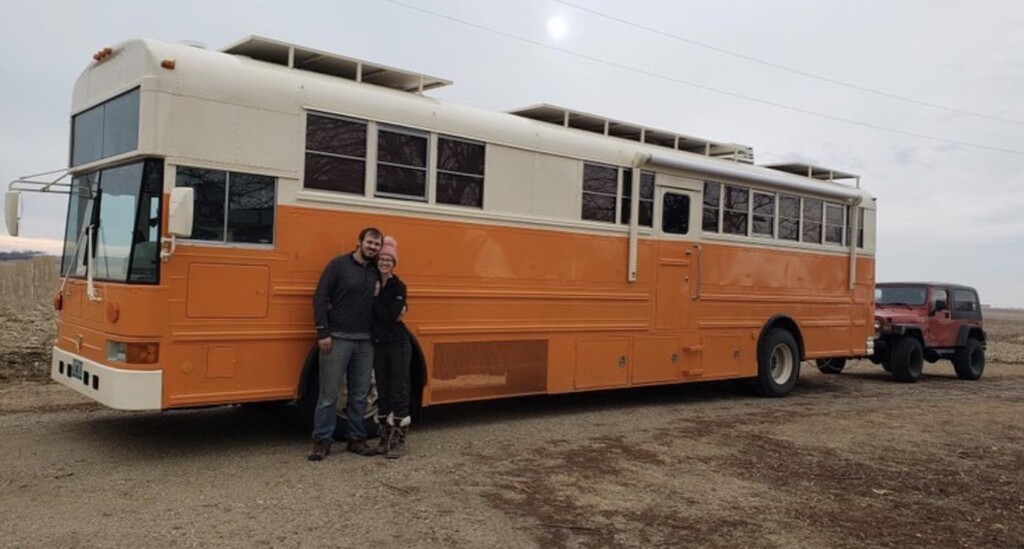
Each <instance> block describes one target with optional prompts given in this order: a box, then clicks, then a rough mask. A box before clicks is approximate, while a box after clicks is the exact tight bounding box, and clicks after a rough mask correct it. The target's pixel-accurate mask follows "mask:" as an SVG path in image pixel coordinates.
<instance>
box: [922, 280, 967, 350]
mask: <svg viewBox="0 0 1024 549" xmlns="http://www.w3.org/2000/svg"><path fill="white" fill-rule="evenodd" d="M929 293H930V294H931V295H930V297H929V300H928V335H926V336H925V337H926V341H925V343H926V345H927V346H928V347H954V346H956V336H957V328H958V327H959V323H958V322H957V321H956V320H953V319H952V318H951V315H950V311H949V309H950V303H949V294H950V292H949V290H948V289H947V288H938V287H932V288H930V289H929Z"/></svg>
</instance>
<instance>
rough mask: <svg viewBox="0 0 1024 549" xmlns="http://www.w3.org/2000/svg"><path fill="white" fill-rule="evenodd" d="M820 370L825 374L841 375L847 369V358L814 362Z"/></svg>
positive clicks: (821, 359) (822, 359) (824, 359)
mask: <svg viewBox="0 0 1024 549" xmlns="http://www.w3.org/2000/svg"><path fill="white" fill-rule="evenodd" d="M814 364H815V365H816V366H817V367H818V370H819V371H820V372H821V373H823V374H841V373H843V368H845V367H846V359H845V358H819V359H818V360H815V361H814Z"/></svg>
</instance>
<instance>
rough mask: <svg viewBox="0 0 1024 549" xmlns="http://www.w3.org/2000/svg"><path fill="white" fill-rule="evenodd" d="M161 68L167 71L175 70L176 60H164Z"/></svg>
mask: <svg viewBox="0 0 1024 549" xmlns="http://www.w3.org/2000/svg"><path fill="white" fill-rule="evenodd" d="M160 66H161V67H163V68H165V69H167V70H172V71H173V70H174V59H164V60H163V61H161V62H160Z"/></svg>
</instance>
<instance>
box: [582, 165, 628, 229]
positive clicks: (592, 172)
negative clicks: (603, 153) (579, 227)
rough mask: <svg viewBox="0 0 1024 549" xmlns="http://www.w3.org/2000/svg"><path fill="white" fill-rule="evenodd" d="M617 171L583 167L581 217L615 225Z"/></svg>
mask: <svg viewBox="0 0 1024 549" xmlns="http://www.w3.org/2000/svg"><path fill="white" fill-rule="evenodd" d="M618 177H619V170H618V169H617V168H612V167H608V166H597V165H594V164H584V165H583V206H582V212H581V214H582V217H583V219H589V220H593V221H606V222H608V223H615V197H616V194H617V192H618V187H619V183H618Z"/></svg>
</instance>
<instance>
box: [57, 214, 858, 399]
mask: <svg viewBox="0 0 1024 549" xmlns="http://www.w3.org/2000/svg"><path fill="white" fill-rule="evenodd" d="M366 226H375V227H378V228H380V229H381V230H382V231H383V232H384V233H385V234H389V235H393V236H394V237H395V238H397V240H398V242H399V243H400V247H401V262H400V263H399V265H398V267H397V269H396V272H397V273H398V274H399V275H400V276H402V278H403V280H405V282H406V284H407V285H408V287H409V303H410V311H409V313H408V316H407V320H406V322H407V324H408V325H409V327H410V330H411V331H412V333H413V335H414V336H415V338H416V339H417V341H418V343H419V346H420V348H421V349H422V352H423V356H424V359H425V367H426V374H427V376H426V378H427V381H426V388H425V391H424V404H437V403H442V402H456V401H464V400H477V399H486V398H494V397H498V396H511V395H520V394H532V393H545V392H547V393H559V392H571V391H576V390H583V389H596V388H608V387H622V386H628V385H632V384H637V385H639V384H651V383H676V382H682V381H695V380H702V379H719V378H728V377H737V376H752V375H754V374H755V373H756V368H757V358H756V347H757V338H758V336H759V334H760V332H761V329H762V327H763V326H764V325H765V322H766V321H768V320H769V319H770V318H772V317H773V316H776V315H787V316H789V317H791V318H792V319H794V320H795V321H796V322H797V324H798V325H799V327H800V330H801V334H800V335H801V340H802V343H803V345H804V354H805V357H806V358H814V357H825V356H857V355H863V354H864V352H865V347H866V341H867V339H868V337H870V336H871V333H872V329H873V328H872V313H871V310H872V302H871V301H872V298H873V295H874V294H873V285H874V260H873V259H872V258H870V257H863V258H858V265H857V280H856V284H855V289H854V290H851V289H850V287H849V280H848V272H849V256H848V255H846V254H844V253H843V251H844V249H843V248H838V247H837V248H836V252H837V253H815V252H814V251H808V250H786V249H775V248H769V247H754V246H749V245H743V244H731V243H730V244H726V243H708V242H703V243H701V244H700V246H697V245H696V244H697V243H696V242H680V241H657V240H654V239H650V238H642V239H641V240H640V242H639V255H638V279H637V281H636V282H627V281H626V269H627V239H626V238H625V236H619V235H614V236H601V235H594V234H584V233H578V232H569V231H562V230H550V229H535V228H523V227H510V226H499V225H483V224H471V223H464V222H454V221H450V220H440V219H425V218H416V217H407V216H392V215H383V214H369V213H362V212H344V211H338V210H329V209H314V208H308V207H298V206H280V207H279V208H278V211H277V226H276V242H275V245H274V246H273V249H270V248H258V247H252V248H236V247H225V246H206V245H202V244H200V243H194V242H184V243H182V242H179V244H178V247H177V250H176V252H175V253H174V255H173V256H171V258H170V259H169V260H168V261H167V262H164V263H162V266H161V274H160V284H159V285H153V286H143V285H133V286H125V285H115V284H104V283H97V286H98V287H99V289H100V293H101V296H102V299H103V301H101V302H90V301H89V300H88V299H87V298H86V297H85V296H84V293H85V290H84V288H85V284H84V281H81V280H72V281H69V283H68V286H67V293H66V295H65V302H64V309H63V310H62V311H61V317H60V327H59V336H58V343H57V344H58V346H59V347H61V348H63V349H66V350H68V351H72V352H79V353H80V354H82V355H83V356H85V357H87V358H89V359H91V360H96V361H98V362H101V363H109V362H108V361H107V360H106V356H105V344H106V340H108V339H116V340H118V341H156V342H159V344H160V353H159V357H160V359H159V363H158V364H153V365H127V366H126V365H117V366H118V367H122V368H139V369H161V370H162V371H163V373H164V376H163V407H165V408H175V407H187V406H198V405H209V404H223V403H231V402H245V401H259V400H272V399H288V398H293V397H294V396H296V392H297V390H298V385H299V377H300V375H301V372H302V368H303V363H304V361H305V358H306V356H307V353H308V352H309V350H310V348H311V346H312V345H313V343H314V330H313V317H312V305H311V298H312V294H313V289H314V287H315V285H316V281H317V279H318V277H319V275H320V272H321V270H322V268H323V267H324V265H325V264H326V263H327V262H328V261H329V260H330V259H331V258H332V257H333V256H335V255H338V254H342V253H347V252H348V251H350V250H352V249H353V248H354V246H355V243H356V237H357V234H358V232H359V230H360V229H361V228H363V227H366ZM111 303H114V304H116V307H117V308H118V310H119V314H118V315H116V317H117V318H116V319H115V321H111V320H110V318H109V316H110V315H107V314H106V311H107V308H108V307H111V306H112V305H111Z"/></svg>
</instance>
